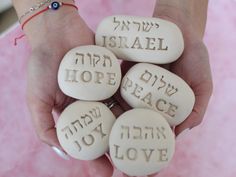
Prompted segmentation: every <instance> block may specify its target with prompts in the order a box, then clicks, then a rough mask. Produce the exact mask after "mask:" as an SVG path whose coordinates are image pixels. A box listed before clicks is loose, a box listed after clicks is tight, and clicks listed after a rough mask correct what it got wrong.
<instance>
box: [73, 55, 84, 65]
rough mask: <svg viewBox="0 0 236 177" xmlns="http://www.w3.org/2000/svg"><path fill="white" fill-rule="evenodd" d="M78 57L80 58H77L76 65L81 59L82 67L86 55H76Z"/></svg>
mask: <svg viewBox="0 0 236 177" xmlns="http://www.w3.org/2000/svg"><path fill="white" fill-rule="evenodd" d="M75 55H76V56H78V58H76V64H77V63H78V60H79V57H80V58H81V61H82V62H81V63H82V65H83V64H84V54H83V53H77V52H76V53H75Z"/></svg>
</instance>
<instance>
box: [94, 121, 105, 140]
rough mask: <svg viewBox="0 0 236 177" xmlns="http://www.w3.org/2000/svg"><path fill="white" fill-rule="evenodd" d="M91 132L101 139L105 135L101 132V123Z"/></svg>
mask: <svg viewBox="0 0 236 177" xmlns="http://www.w3.org/2000/svg"><path fill="white" fill-rule="evenodd" d="M93 131H95V132H97V133H99V134H100V135H101V138H104V136H106V135H107V134H105V133H104V132H103V130H102V123H100V124H99V125H98V126H97V127H96V128H95V129H94V130H93Z"/></svg>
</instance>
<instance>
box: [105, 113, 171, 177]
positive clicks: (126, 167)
mask: <svg viewBox="0 0 236 177" xmlns="http://www.w3.org/2000/svg"><path fill="white" fill-rule="evenodd" d="M109 147H110V156H111V159H112V162H113V164H114V165H115V166H116V167H117V168H118V169H119V170H121V171H122V172H124V173H126V174H128V175H130V176H146V175H150V174H153V173H156V172H159V171H160V170H161V169H163V168H164V167H166V166H167V165H168V164H169V162H170V160H171V159H172V157H173V154H174V147H175V136H174V133H173V132H172V130H171V128H170V126H169V124H168V123H167V121H166V120H165V119H164V118H163V116H162V115H161V114H160V113H158V112H156V111H153V110H150V109H140V108H137V109H132V110H130V111H127V112H125V113H123V114H122V115H121V116H120V117H119V118H118V119H117V120H116V122H115V123H114V125H113V127H112V130H111V134H110V138H109Z"/></svg>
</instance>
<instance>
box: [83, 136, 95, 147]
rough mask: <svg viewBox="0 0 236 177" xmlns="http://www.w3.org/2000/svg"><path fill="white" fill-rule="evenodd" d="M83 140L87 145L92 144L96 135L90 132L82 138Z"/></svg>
mask: <svg viewBox="0 0 236 177" xmlns="http://www.w3.org/2000/svg"><path fill="white" fill-rule="evenodd" d="M82 142H83V143H84V144H85V145H86V146H90V145H92V144H93V143H94V137H93V135H91V134H89V135H86V136H84V137H83V138H82Z"/></svg>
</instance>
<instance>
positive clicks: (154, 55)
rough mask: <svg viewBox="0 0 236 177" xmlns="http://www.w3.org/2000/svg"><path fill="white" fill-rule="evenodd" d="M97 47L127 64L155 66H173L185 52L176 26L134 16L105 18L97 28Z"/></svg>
mask: <svg viewBox="0 0 236 177" xmlns="http://www.w3.org/2000/svg"><path fill="white" fill-rule="evenodd" d="M96 45H99V46H103V47H106V48H108V49H110V50H111V51H113V52H114V54H116V56H117V57H118V58H121V59H124V60H128V61H135V62H146V63H156V64H164V63H171V62H173V61H175V60H177V59H178V58H179V57H180V55H181V54H182V52H183V50H184V40H183V35H182V32H181V31H180V29H179V28H178V26H177V25H175V24H174V23H172V22H170V21H167V20H163V19H160V18H150V17H135V16H110V17H107V18H105V19H104V20H103V21H102V22H101V23H100V24H99V26H98V28H97V31H96Z"/></svg>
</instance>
